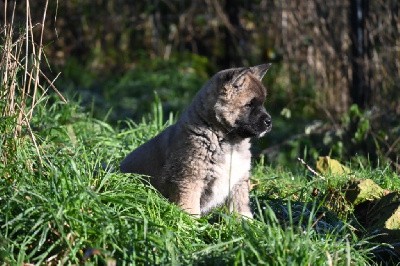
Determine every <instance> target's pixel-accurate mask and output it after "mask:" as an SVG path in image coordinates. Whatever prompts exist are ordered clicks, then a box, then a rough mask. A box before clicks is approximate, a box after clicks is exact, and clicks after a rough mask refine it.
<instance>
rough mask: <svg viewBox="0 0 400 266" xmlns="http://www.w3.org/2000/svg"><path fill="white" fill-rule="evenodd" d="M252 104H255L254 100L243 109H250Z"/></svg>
mask: <svg viewBox="0 0 400 266" xmlns="http://www.w3.org/2000/svg"><path fill="white" fill-rule="evenodd" d="M254 104H255V99H252V100H251V101H250V102H248V103H247V104H246V105H245V106H244V107H245V108H246V109H250V108H253V106H254Z"/></svg>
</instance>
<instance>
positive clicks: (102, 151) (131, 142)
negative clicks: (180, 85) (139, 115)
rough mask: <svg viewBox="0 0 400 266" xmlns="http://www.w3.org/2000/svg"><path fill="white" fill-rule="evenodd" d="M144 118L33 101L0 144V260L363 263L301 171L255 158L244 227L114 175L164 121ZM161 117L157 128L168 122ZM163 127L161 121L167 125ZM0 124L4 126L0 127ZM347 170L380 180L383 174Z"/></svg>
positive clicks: (352, 239) (364, 254)
mask: <svg viewBox="0 0 400 266" xmlns="http://www.w3.org/2000/svg"><path fill="white" fill-rule="evenodd" d="M153 110H154V111H153V114H154V115H153V117H148V118H147V119H144V120H143V121H142V122H141V123H139V124H135V123H133V122H125V123H123V126H122V125H121V127H120V128H112V127H111V126H110V125H109V124H107V123H106V122H104V121H100V120H96V119H93V118H90V117H88V116H87V115H86V114H84V113H82V112H81V111H80V108H79V106H78V105H77V104H75V103H68V104H65V103H62V102H57V101H56V102H54V103H52V105H51V106H49V107H44V106H39V107H38V108H37V109H36V112H35V115H34V117H33V119H32V121H31V127H32V128H33V129H34V134H35V136H36V140H37V143H38V150H39V154H38V152H37V149H36V147H35V145H34V144H33V142H32V141H30V138H29V137H28V136H21V137H20V138H18V139H15V140H13V143H14V147H16V149H11V148H9V146H4V145H3V146H2V155H3V156H7V157H8V158H9V160H8V161H7V164H5V163H2V164H0V175H1V178H0V195H1V196H0V261H3V262H4V263H5V264H12V265H21V264H23V263H35V264H43V263H52V264H55V263H60V264H65V263H72V264H78V263H86V264H95V265H97V264H99V263H100V264H106V263H107V262H108V261H109V260H116V261H117V262H118V263H119V264H121V265H123V264H139V265H141V264H150V265H153V264H199V265H226V264H229V265H230V264H243V265H245V264H269V265H307V264H308V265H325V264H329V265H365V264H368V263H371V262H372V261H371V258H372V254H371V248H372V247H373V246H372V244H369V243H367V241H365V240H363V239H361V238H358V237H357V236H356V234H355V233H354V232H353V230H352V229H351V227H350V226H348V225H347V223H348V221H346V220H343V221H341V220H339V219H338V218H336V217H335V216H334V215H333V216H331V217H329V215H326V216H324V217H323V218H321V213H322V212H324V210H323V208H324V207H323V205H324V201H323V200H320V199H318V200H317V199H315V198H314V197H312V196H311V190H312V188H313V187H314V186H315V187H318V188H319V189H320V190H321V191H324V190H328V187H329V184H327V182H324V181H321V180H315V179H314V178H313V177H312V176H310V175H309V173H308V172H306V171H305V170H304V169H303V168H302V167H301V166H299V168H298V169H297V170H294V171H293V170H292V171H290V170H285V169H282V168H271V167H269V166H266V165H264V163H263V162H262V161H261V162H258V163H255V165H254V167H253V168H254V169H253V179H254V183H256V184H257V185H256V186H255V188H254V189H253V191H252V204H253V210H254V212H255V214H256V219H255V220H243V219H241V218H239V217H236V216H235V215H232V214H229V213H227V212H226V211H224V209H223V208H221V209H218V210H216V211H215V212H214V213H212V214H210V215H209V216H207V217H203V218H201V219H195V218H193V217H191V216H189V215H187V214H186V213H184V212H183V211H181V210H180V209H179V208H178V207H176V206H174V205H173V204H170V203H169V202H167V201H166V200H165V199H164V198H162V197H161V196H160V195H159V194H158V193H157V191H155V190H154V189H152V188H151V187H150V186H149V185H147V183H146V182H145V181H144V180H142V179H141V178H140V177H139V176H135V175H127V174H122V173H119V172H118V171H117V165H118V162H119V161H120V160H121V159H122V158H123V157H124V155H126V154H127V153H128V152H129V151H131V150H132V149H133V148H135V147H136V146H138V145H139V144H141V143H143V142H144V141H146V140H148V139H149V138H151V137H152V136H154V135H155V134H157V132H159V131H160V130H162V129H163V128H164V127H165V126H166V125H164V124H162V122H161V117H162V112H161V111H160V108H159V104H155V105H154V106H153ZM171 122H172V119H171V120H170V121H169V122H168V123H171ZM168 123H167V124H168ZM0 124H1V126H2V127H3V128H5V127H9V126H10V124H9V123H8V124H7V121H6V120H2V121H0ZM4 141H5V138H4V136H3V137H2V143H5V142H4ZM357 174H359V175H366V177H369V178H373V179H375V180H377V181H378V182H379V183H380V184H381V185H382V186H384V187H388V188H392V187H396V186H397V187H398V184H394V183H393V181H390V180H391V179H392V178H393V175H394V173H392V172H390V170H389V169H387V168H386V169H385V168H383V169H375V170H373V171H369V170H368V169H360V170H358V172H357Z"/></svg>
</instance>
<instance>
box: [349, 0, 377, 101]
mask: <svg viewBox="0 0 400 266" xmlns="http://www.w3.org/2000/svg"><path fill="white" fill-rule="evenodd" d="M368 9H369V0H351V1H350V13H349V20H350V21H349V22H350V36H351V42H352V47H351V56H350V58H351V67H352V77H350V78H351V82H350V89H349V90H350V97H351V100H352V103H353V104H357V105H358V106H359V107H360V108H361V109H365V108H367V107H368V106H370V103H371V93H372V90H371V82H370V79H371V74H372V73H371V68H370V66H369V63H370V60H369V58H370V51H371V50H370V45H369V40H368V32H367V27H366V19H367V17H368Z"/></svg>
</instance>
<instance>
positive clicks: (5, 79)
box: [0, 0, 66, 161]
mask: <svg viewBox="0 0 400 266" xmlns="http://www.w3.org/2000/svg"><path fill="white" fill-rule="evenodd" d="M47 8H48V0H46V3H45V8H44V11H43V17H42V20H41V23H38V24H33V23H32V16H31V10H30V1H29V0H26V1H25V28H24V29H23V31H20V32H18V29H16V25H15V22H14V19H15V17H16V1H15V2H13V5H12V6H11V7H10V6H9V1H5V3H4V26H3V28H2V29H1V32H0V33H1V34H2V35H3V36H2V39H3V45H1V51H0V53H1V62H0V79H1V80H0V86H1V88H0V89H1V90H0V104H1V107H2V111H1V113H0V115H1V117H2V118H11V119H13V123H14V126H13V128H12V129H11V130H10V129H8V130H7V132H3V133H7V134H6V137H5V139H3V140H2V141H3V144H7V142H8V141H9V140H12V139H14V140H15V139H17V138H19V137H21V136H22V133H23V129H25V130H26V131H27V132H28V135H29V136H30V138H31V140H32V142H33V144H34V145H35V148H36V151H37V154H38V156H39V159H40V160H41V156H40V149H39V146H38V144H37V141H36V139H35V135H34V134H33V132H32V130H31V127H30V125H29V123H30V121H31V120H32V116H33V111H34V109H35V107H36V106H37V104H38V103H39V102H41V100H42V99H43V97H45V96H46V94H47V92H48V89H46V88H52V89H53V90H54V91H55V92H56V93H57V94H58V95H59V96H60V98H61V99H62V100H63V101H64V102H66V100H65V98H64V97H63V96H62V95H61V93H60V92H59V91H58V90H57V89H56V88H55V86H54V81H55V80H50V79H49V78H48V77H46V75H45V74H44V73H43V71H42V70H41V67H42V58H43V57H44V56H45V55H44V52H43V36H44V25H45V21H46V14H47ZM8 18H10V19H9V20H8ZM35 27H41V30H40V35H39V36H36V35H37V34H36V33H35V32H36V31H34V28H35ZM37 37H38V38H37ZM35 40H39V42H38V43H37V42H36V41H35ZM57 77H58V75H57ZM1 157H2V159H4V161H6V158H5V157H7V156H5V155H4V154H2V155H1Z"/></svg>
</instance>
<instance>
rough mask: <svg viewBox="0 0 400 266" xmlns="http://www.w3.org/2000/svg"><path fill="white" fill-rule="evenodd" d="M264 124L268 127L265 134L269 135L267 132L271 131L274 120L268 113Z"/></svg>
mask: <svg viewBox="0 0 400 266" xmlns="http://www.w3.org/2000/svg"><path fill="white" fill-rule="evenodd" d="M264 124H265V127H266V130H265V132H266V133H267V132H269V131H271V128H272V119H271V116H270V115H269V114H268V113H266V114H265V118H264Z"/></svg>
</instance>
